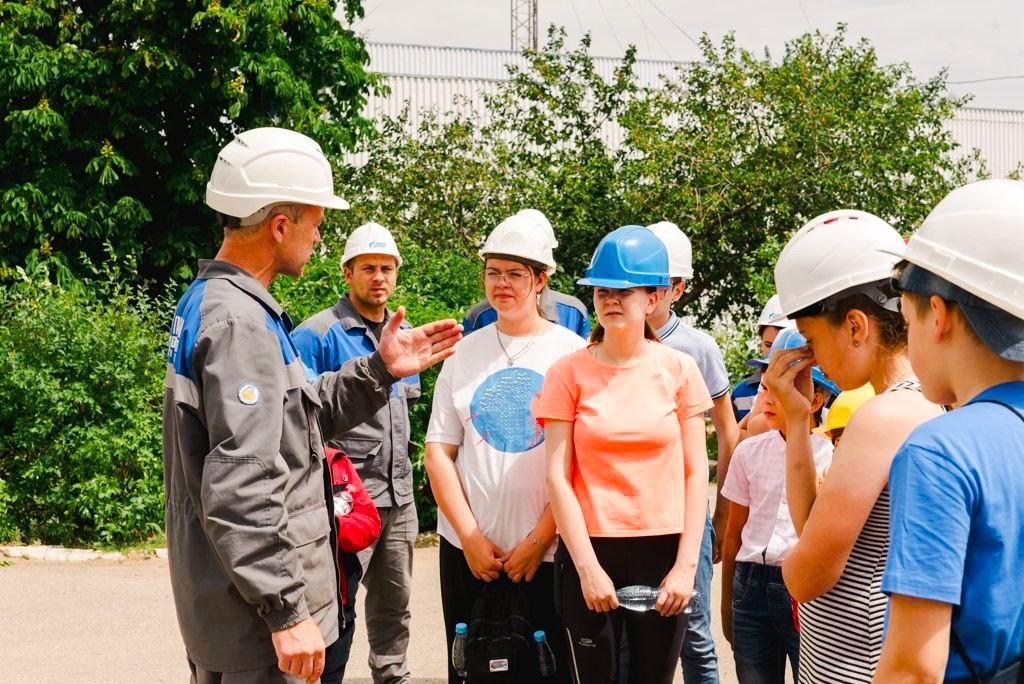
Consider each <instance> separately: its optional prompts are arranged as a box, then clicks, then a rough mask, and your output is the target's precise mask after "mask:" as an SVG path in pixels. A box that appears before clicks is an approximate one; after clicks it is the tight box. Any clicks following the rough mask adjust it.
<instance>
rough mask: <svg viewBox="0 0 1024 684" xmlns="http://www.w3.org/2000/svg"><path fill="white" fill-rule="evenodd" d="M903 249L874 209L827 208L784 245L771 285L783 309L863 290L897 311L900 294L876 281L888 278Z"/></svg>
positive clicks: (788, 311)
mask: <svg viewBox="0 0 1024 684" xmlns="http://www.w3.org/2000/svg"><path fill="white" fill-rule="evenodd" d="M902 249H903V238H902V237H900V234H899V233H897V232H896V230H895V229H894V228H893V227H892V226H890V225H889V224H888V223H886V222H885V221H883V220H882V219H880V218H878V217H877V216H875V215H873V214H869V213H867V212H864V211H856V210H854V209H843V210H840V211H830V212H828V213H827V214H822V215H821V216H818V217H817V218H814V219H811V221H810V222H808V223H807V225H805V226H804V227H803V228H801V229H800V230H798V231H797V232H796V233H795V234H794V235H793V237H792V238H790V240H789V242H788V243H787V244H786V246H785V247H784V248H783V250H782V253H781V254H780V255H779V260H778V261H777V262H776V264H775V289H776V290H777V291H778V293H779V303H780V304H781V309H782V313H783V314H785V315H786V316H790V317H792V316H793V314H795V313H797V312H799V311H802V310H804V309H806V308H807V307H810V306H812V305H815V304H823V305H824V309H823V311H824V310H827V309H828V308H829V307H830V306H831V304H832V303H833V302H834V300H835V299H837V297H836V295H839V296H848V295H850V294H854V293H855V292H863V293H864V294H866V295H868V296H869V297H871V298H872V300H873V301H875V302H876V303H878V304H879V305H880V306H883V307H885V308H888V309H890V310H893V311H895V310H896V306H897V303H898V298H897V297H895V296H894V293H891V292H889V293H886V292H884V291H883V290H882V289H880V287H878V286H877V285H878V283H880V282H883V281H884V282H886V283H887V282H888V279H889V276H890V275H892V269H893V266H895V265H896V263H897V262H898V261H899V260H900V257H899V256H895V255H894V254H887V253H886V252H899V251H902Z"/></svg>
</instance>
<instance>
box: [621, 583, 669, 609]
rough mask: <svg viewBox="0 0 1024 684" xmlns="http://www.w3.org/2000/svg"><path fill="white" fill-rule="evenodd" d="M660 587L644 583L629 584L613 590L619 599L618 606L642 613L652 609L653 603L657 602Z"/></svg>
mask: <svg viewBox="0 0 1024 684" xmlns="http://www.w3.org/2000/svg"><path fill="white" fill-rule="evenodd" d="M660 595H661V589H660V588H658V587H652V586H649V585H646V584H631V585H629V586H628V587H622V588H620V589H616V590H615V598H617V599H618V600H619V608H625V609H626V610H635V611H636V612H638V613H642V612H644V611H645V610H654V604H655V603H657V602H658V596H660Z"/></svg>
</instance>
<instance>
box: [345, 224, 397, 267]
mask: <svg viewBox="0 0 1024 684" xmlns="http://www.w3.org/2000/svg"><path fill="white" fill-rule="evenodd" d="M363 254H384V255H387V256H393V257H395V262H396V264H397V265H398V267H399V268H401V266H402V255H401V254H399V253H398V245H396V244H395V238H393V237H392V236H391V231H389V230H388V229H387V228H385V227H384V226H382V225H380V224H379V223H372V222H371V223H364V224H363V225H361V226H359V227H358V228H356V229H355V230H353V231H352V234H351V235H349V236H348V240H346V241H345V253H344V254H342V255H341V265H342V267H344V265H345V264H347V263H348V262H349V260H350V259H355V258H356V257H357V256H360V255H363Z"/></svg>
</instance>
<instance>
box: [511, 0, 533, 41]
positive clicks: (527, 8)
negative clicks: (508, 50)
mask: <svg viewBox="0 0 1024 684" xmlns="http://www.w3.org/2000/svg"><path fill="white" fill-rule="evenodd" d="M537 2H538V0H512V49H513V50H515V51H516V52H518V51H520V50H523V49H524V48H533V49H534V50H536V49H537Z"/></svg>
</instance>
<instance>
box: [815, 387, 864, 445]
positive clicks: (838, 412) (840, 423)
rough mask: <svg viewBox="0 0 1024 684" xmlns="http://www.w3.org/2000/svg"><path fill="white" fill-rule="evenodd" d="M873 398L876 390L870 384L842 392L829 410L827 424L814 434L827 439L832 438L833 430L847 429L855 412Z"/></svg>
mask: <svg viewBox="0 0 1024 684" xmlns="http://www.w3.org/2000/svg"><path fill="white" fill-rule="evenodd" d="M873 396H875V388H874V387H872V386H871V383H870V382H869V383H867V384H866V385H864V386H863V387H858V388H857V389H854V390H847V391H845V392H840V393H839V396H838V397H836V400H835V401H834V402H832V406H830V407H829V409H828V416H827V417H826V418H825V424H824V425H822V426H821V427H819V428H817V429H815V431H814V432H815V433H816V434H819V435H824V436H825V437H831V436H832V431H833V430H835V429H838V428H845V427H846V424H847V423H849V422H850V416H852V415H853V412H854V411H856V410H857V409H858V408H860V406H861V404H863V403H864V402H866V401H867V400H868V399H870V398H871V397H873Z"/></svg>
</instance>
